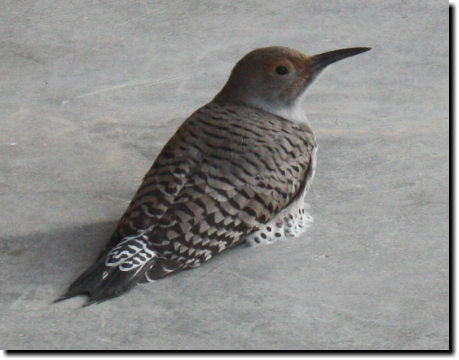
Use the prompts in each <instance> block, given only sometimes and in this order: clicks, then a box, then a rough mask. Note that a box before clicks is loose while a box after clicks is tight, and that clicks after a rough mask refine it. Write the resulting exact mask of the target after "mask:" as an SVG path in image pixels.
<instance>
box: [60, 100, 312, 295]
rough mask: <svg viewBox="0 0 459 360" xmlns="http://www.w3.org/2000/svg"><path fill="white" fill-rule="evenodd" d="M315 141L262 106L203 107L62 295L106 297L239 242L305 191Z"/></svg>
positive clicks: (196, 262) (306, 131)
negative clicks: (94, 257)
mask: <svg viewBox="0 0 459 360" xmlns="http://www.w3.org/2000/svg"><path fill="white" fill-rule="evenodd" d="M315 146H316V143H315V139H314V136H313V133H312V131H311V129H310V128H309V127H308V126H307V125H299V124H295V123H293V122H291V121H289V120H286V119H284V118H281V117H278V116H275V115H273V114H270V113H267V112H264V111H262V110H259V109H255V108H251V107H246V106H239V105H223V104H217V103H210V104H209V105H207V106H204V107H203V108H201V109H199V110H198V111H197V112H195V113H194V114H193V115H192V116H191V117H190V118H188V119H187V120H186V121H185V122H184V124H183V125H182V126H181V127H180V128H179V129H178V131H177V132H176V134H175V135H174V136H173V137H172V138H171V140H170V141H169V142H168V143H167V145H166V146H165V147H164V149H163V150H162V151H161V153H160V154H159V156H158V158H157V159H156V161H155V163H154V164H153V166H152V168H151V169H150V171H149V172H148V173H147V174H146V176H145V178H144V181H143V183H142V184H141V186H140V188H139V189H138V191H137V193H136V195H135V196H134V198H133V200H132V202H131V204H130V205H129V207H128V209H127V210H126V213H125V214H124V215H123V217H122V218H121V220H120V222H119V224H118V226H117V228H116V230H115V232H114V234H113V236H112V239H111V240H110V241H109V243H108V244H107V247H106V249H105V251H104V253H103V255H102V256H101V257H100V258H99V260H98V261H97V262H96V264H95V265H93V266H92V267H90V268H89V269H88V270H87V271H86V272H84V273H83V274H82V275H81V276H80V277H79V278H78V279H77V280H76V281H75V282H74V283H73V284H72V285H71V286H70V288H69V290H68V292H67V293H66V295H64V297H63V298H61V300H62V299H65V298H69V297H72V296H75V295H79V294H88V295H89V297H90V298H89V302H88V303H89V304H91V303H95V302H100V301H103V300H106V299H109V298H112V297H115V296H118V295H120V294H122V293H123V292H125V291H127V290H129V289H130V288H132V287H133V286H134V285H135V284H136V283H138V282H144V281H152V280H156V279H160V278H163V277H165V276H168V275H170V274H172V273H175V272H177V271H179V270H183V269H190V268H193V267H196V266H199V265H200V264H202V263H204V262H206V261H208V260H210V259H211V258H212V257H213V256H215V255H216V254H218V253H220V252H221V251H223V250H225V249H227V248H230V247H232V246H235V245H236V244H239V243H241V242H242V241H243V240H244V237H245V236H246V235H248V234H251V233H253V232H254V231H256V230H257V229H259V228H260V226H263V225H264V224H266V223H267V222H268V221H270V220H271V219H273V217H274V216H275V215H276V214H278V213H279V212H280V211H281V210H282V209H284V208H286V207H287V206H288V205H289V204H290V203H291V202H292V201H293V200H294V199H295V198H296V197H298V196H299V194H300V193H301V192H302V189H303V188H304V186H305V183H306V179H307V176H308V169H309V164H310V163H311V153H312V150H313V149H314V148H315ZM134 260H135V261H134Z"/></svg>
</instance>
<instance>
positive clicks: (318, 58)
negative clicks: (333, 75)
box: [310, 47, 371, 72]
mask: <svg viewBox="0 0 459 360" xmlns="http://www.w3.org/2000/svg"><path fill="white" fill-rule="evenodd" d="M368 50H371V48H368V47H358V48H349V49H340V50H334V51H328V52H326V53H323V54H318V55H314V56H312V57H311V60H312V63H311V65H310V67H311V69H312V71H313V72H319V71H320V70H322V69H323V68H325V67H326V66H328V65H330V64H332V63H334V62H336V61H339V60H342V59H345V58H347V57H350V56H354V55H357V54H360V53H363V52H365V51H368Z"/></svg>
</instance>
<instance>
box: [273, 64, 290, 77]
mask: <svg viewBox="0 0 459 360" xmlns="http://www.w3.org/2000/svg"><path fill="white" fill-rule="evenodd" d="M276 73H278V74H279V75H285V74H288V69H287V67H286V66H283V65H280V66H278V67H277V68H276Z"/></svg>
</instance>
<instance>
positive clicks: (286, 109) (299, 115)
mask: <svg viewBox="0 0 459 360" xmlns="http://www.w3.org/2000/svg"><path fill="white" fill-rule="evenodd" d="M250 105H252V106H254V107H257V108H259V109H262V110H264V111H266V112H269V113H271V114H274V115H277V116H280V117H282V118H284V119H287V120H290V121H293V122H296V123H306V124H308V125H309V123H308V119H307V117H306V114H305V112H304V110H303V108H302V107H301V103H300V102H299V101H297V102H295V103H294V104H292V105H283V106H282V105H277V104H270V103H265V102H259V101H258V102H257V101H255V102H254V103H252V104H250Z"/></svg>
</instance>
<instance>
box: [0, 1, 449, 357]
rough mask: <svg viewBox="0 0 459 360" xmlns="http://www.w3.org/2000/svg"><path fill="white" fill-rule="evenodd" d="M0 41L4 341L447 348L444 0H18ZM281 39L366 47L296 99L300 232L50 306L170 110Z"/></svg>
mask: <svg viewBox="0 0 459 360" xmlns="http://www.w3.org/2000/svg"><path fill="white" fill-rule="evenodd" d="M0 39H1V40H0V79H1V81H0V149H1V155H0V209H1V210H0V236H1V240H0V263H1V265H0V269H1V270H0V271H1V274H2V276H1V277H0V305H1V306H0V323H1V324H2V325H1V326H0V348H3V349H447V347H448V340H449V339H448V315H449V313H448V305H449V304H448V270H449V267H448V266H449V265H448V260H449V257H448V235H449V233H448V195H449V192H448V191H449V190H448V173H449V167H448V160H449V158H448V156H449V155H448V131H449V127H448V51H449V49H448V7H447V4H446V3H443V2H440V1H437V0H432V1H425V0H424V1H419V0H414V1H413V0H412V1H376V0H374V1H373V0H372V1H353V0H345V1H344V0H340V1H338V0H328V1H304V0H298V1H266V0H259V1H250V2H249V1H246V0H243V1H219V2H217V1H200V2H198V1H176V0H174V1H170V0H167V1H154V2H153V1H135V2H125V1H123V2H119V3H118V2H113V1H57V2H56V1H51V0H39V1H29V2H26V1H15V0H11V1H2V2H1V3H0ZM273 44H277V45H285V46H291V47H295V48H298V49H301V50H303V51H305V52H307V53H319V52H323V51H327V50H333V49H337V48H343V47H351V46H370V47H372V48H373V50H372V51H370V52H368V53H365V54H363V55H359V56H357V57H354V58H352V59H348V60H345V61H343V62H340V63H337V64H335V65H332V66H330V68H329V69H327V70H326V71H325V72H324V74H322V75H321V76H320V78H319V79H318V80H317V81H316V83H315V84H314V85H313V86H312V87H311V90H310V92H309V96H308V97H307V100H306V101H305V103H304V107H305V109H307V113H308V115H309V119H310V122H311V123H312V125H313V127H314V129H315V130H316V132H317V136H318V140H319V144H320V145H319V154H318V156H319V163H318V170H317V174H316V178H315V181H314V183H313V186H312V188H311V191H310V194H309V196H308V202H309V203H310V204H311V209H312V213H313V215H314V217H315V223H314V226H313V228H312V229H311V231H309V232H308V233H307V234H306V235H305V236H303V237H302V238H301V239H296V240H292V241H290V242H285V243H279V244H275V245H272V246H266V247H261V248H255V249H247V248H238V249H235V250H232V251H229V252H227V253H226V254H223V255H222V256H220V257H218V258H216V259H214V260H213V261H211V262H210V263H208V264H206V265H205V266H202V267H201V268H199V269H196V270H193V271H189V272H184V273H181V274H179V275H177V276H173V277H171V278H168V279H167V280H164V281H159V282H157V283H155V284H147V285H143V286H138V287H137V288H135V289H134V290H133V291H132V292H130V293H128V294H126V295H125V296H123V297H121V298H118V299H116V300H112V301H109V302H106V303H103V304H101V305H96V306H91V307H88V308H81V307H80V305H81V304H83V302H84V299H83V298H75V299H72V300H69V301H66V302H62V303H59V304H56V305H54V304H52V303H51V302H52V300H53V299H55V298H56V297H58V296H59V295H61V294H62V293H63V292H64V290H65V289H66V288H67V286H68V285H69V284H70V282H71V281H72V280H73V279H74V278H75V277H76V276H77V275H78V274H79V273H80V272H81V271H82V270H84V269H85V268H86V267H87V266H88V265H90V264H91V263H92V261H93V260H94V257H95V256H96V254H97V253H98V251H99V250H100V249H101V248H102V247H103V245H104V243H105V241H106V240H107V239H108V237H109V236H110V234H111V231H112V230H113V228H114V225H115V222H116V221H117V220H118V218H119V217H120V216H121V215H122V213H123V211H124V210H125V208H126V206H127V204H128V202H129V200H130V198H131V196H132V195H133V193H134V192H135V190H136V189H137V186H138V185H139V183H140V181H141V178H142V176H143V175H144V173H145V172H146V171H147V169H148V168H149V167H150V165H151V163H152V162H153V160H154V158H155V156H156V155H157V154H158V152H159V151H160V149H161V147H162V146H163V145H164V143H165V142H166V140H167V139H168V137H169V136H171V135H172V134H173V132H174V131H175V129H176V128H177V127H178V126H179V124H180V123H181V122H182V121H183V120H184V119H185V118H186V117H187V116H188V115H189V114H190V113H191V112H192V111H193V110H195V109H196V108H197V107H199V106H201V105H203V104H205V103H206V102H207V101H209V100H210V99H211V98H212V97H213V96H214V95H215V94H216V92H217V91H218V90H219V89H220V88H221V86H222V85H223V84H224V82H225V80H226V78H227V76H228V75H229V72H230V70H231V68H232V66H233V65H234V63H235V62H236V61H237V60H238V59H239V58H240V57H241V56H242V55H244V54H245V53H246V52H248V51H250V50H251V49H253V48H256V47H260V46H267V45H273Z"/></svg>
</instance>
